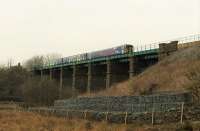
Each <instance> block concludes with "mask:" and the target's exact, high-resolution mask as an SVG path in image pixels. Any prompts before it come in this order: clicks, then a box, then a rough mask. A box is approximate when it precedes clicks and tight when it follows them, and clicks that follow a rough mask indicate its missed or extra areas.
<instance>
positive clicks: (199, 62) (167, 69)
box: [91, 45, 200, 96]
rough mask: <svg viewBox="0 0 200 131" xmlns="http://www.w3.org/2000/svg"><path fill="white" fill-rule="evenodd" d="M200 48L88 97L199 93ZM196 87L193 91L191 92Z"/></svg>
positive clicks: (181, 52) (169, 58)
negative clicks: (181, 92)
mask: <svg viewBox="0 0 200 131" xmlns="http://www.w3.org/2000/svg"><path fill="white" fill-rule="evenodd" d="M199 81H200V46H199V45H197V46H193V47H190V48H186V49H183V50H179V51H177V52H175V53H174V54H172V55H171V56H169V57H167V58H165V59H164V60H162V61H160V62H159V63H158V64H156V65H154V66H152V67H150V68H148V69H146V71H144V72H143V73H141V74H140V75H138V76H136V77H133V78H132V79H131V80H129V81H126V82H124V83H120V84H118V85H116V86H113V87H111V88H110V89H107V90H104V91H102V92H99V93H97V94H91V96H98V95H100V96H101V95H106V96H121V95H138V94H151V93H154V92H159V91H185V90H192V91H193V92H194V93H197V92H199V91H200V89H199V88H200V87H198V86H197V85H200V82H199ZM194 87H195V89H194Z"/></svg>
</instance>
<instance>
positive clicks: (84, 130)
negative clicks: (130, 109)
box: [0, 111, 200, 131]
mask: <svg viewBox="0 0 200 131" xmlns="http://www.w3.org/2000/svg"><path fill="white" fill-rule="evenodd" d="M179 126H180V125H177V124H167V125H157V126H154V127H152V126H151V125H134V124H130V125H127V126H126V125H124V124H110V123H106V122H90V121H86V120H79V119H73V120H65V119H63V118H57V117H53V116H51V117H47V116H41V115H38V114H35V113H27V112H15V111H0V131H175V130H176V129H177V127H179ZM193 127H195V129H200V124H199V122H196V123H194V124H193Z"/></svg>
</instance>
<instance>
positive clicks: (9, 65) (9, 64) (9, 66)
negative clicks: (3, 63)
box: [7, 58, 14, 68]
mask: <svg viewBox="0 0 200 131" xmlns="http://www.w3.org/2000/svg"><path fill="white" fill-rule="evenodd" d="M13 64H14V60H13V59H12V58H10V59H8V62H7V67H8V68H11V67H12V66H13Z"/></svg>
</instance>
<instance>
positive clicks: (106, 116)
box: [106, 112, 108, 121]
mask: <svg viewBox="0 0 200 131" xmlns="http://www.w3.org/2000/svg"><path fill="white" fill-rule="evenodd" d="M106 121H108V112H106Z"/></svg>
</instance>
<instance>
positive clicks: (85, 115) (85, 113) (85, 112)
mask: <svg viewBox="0 0 200 131" xmlns="http://www.w3.org/2000/svg"><path fill="white" fill-rule="evenodd" d="M84 119H85V120H86V119H87V111H86V110H85V111H84Z"/></svg>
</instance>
